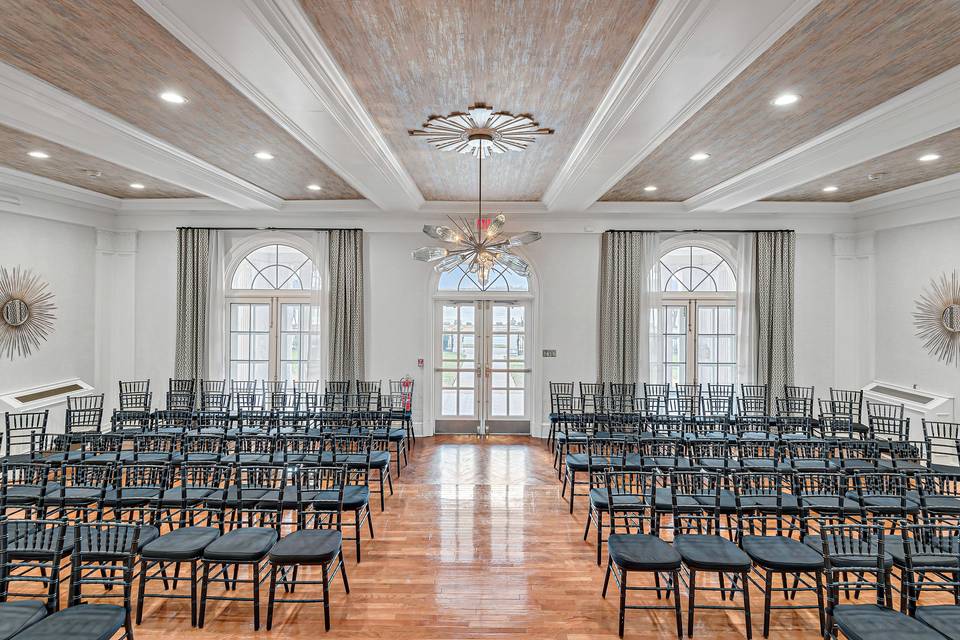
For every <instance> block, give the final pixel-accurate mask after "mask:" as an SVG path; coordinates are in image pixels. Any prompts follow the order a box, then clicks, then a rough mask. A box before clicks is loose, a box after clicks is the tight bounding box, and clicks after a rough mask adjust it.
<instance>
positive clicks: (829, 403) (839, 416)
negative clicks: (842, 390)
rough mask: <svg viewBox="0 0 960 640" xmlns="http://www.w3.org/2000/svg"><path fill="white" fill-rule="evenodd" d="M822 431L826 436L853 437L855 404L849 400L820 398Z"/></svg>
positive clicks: (820, 425)
mask: <svg viewBox="0 0 960 640" xmlns="http://www.w3.org/2000/svg"><path fill="white" fill-rule="evenodd" d="M819 405H820V418H819V427H820V432H821V434H822V435H823V437H825V438H852V437H853V435H854V430H853V425H854V420H853V415H854V404H853V403H852V402H850V401H849V400H820V402H819Z"/></svg>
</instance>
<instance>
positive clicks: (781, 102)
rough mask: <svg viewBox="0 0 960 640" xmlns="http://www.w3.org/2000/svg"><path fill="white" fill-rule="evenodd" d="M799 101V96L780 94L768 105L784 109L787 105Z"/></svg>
mask: <svg viewBox="0 0 960 640" xmlns="http://www.w3.org/2000/svg"><path fill="white" fill-rule="evenodd" d="M798 100H800V96H798V95H797V94H795V93H781V94H780V95H778V96H777V97H776V98H774V99H773V100H771V101H770V104H772V105H774V106H775V107H785V106H787V105H788V104H794V103H795V102H797V101H798Z"/></svg>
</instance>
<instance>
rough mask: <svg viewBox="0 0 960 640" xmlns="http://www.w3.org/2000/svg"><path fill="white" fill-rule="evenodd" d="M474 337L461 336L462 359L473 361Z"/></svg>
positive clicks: (470, 335)
mask: <svg viewBox="0 0 960 640" xmlns="http://www.w3.org/2000/svg"><path fill="white" fill-rule="evenodd" d="M473 347H474V336H473V334H466V335H461V336H460V359H461V360H473V353H474V350H473Z"/></svg>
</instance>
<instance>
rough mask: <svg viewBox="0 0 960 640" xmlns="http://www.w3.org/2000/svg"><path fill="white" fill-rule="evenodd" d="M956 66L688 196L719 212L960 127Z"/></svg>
mask: <svg viewBox="0 0 960 640" xmlns="http://www.w3.org/2000/svg"><path fill="white" fill-rule="evenodd" d="M957 105H960V67H954V68H952V69H949V70H947V71H945V72H943V73H942V74H940V75H938V76H936V77H934V78H931V79H930V80H927V81H926V82H924V83H923V84H920V85H917V86H915V87H913V88H911V89H908V90H907V91H905V92H903V93H901V94H900V95H898V96H895V97H893V98H891V99H890V100H887V101H886V102H884V103H882V104H880V105H877V106H876V107H874V108H873V109H870V110H868V111H865V112H864V113H862V114H860V115H858V116H856V117H854V118H851V119H850V120H847V121H846V122H844V123H842V124H840V125H837V126H836V127H834V128H832V129H830V130H828V131H825V132H824V133H822V134H820V135H818V136H816V137H814V138H812V139H810V140H808V141H806V142H804V143H803V144H800V145H797V146H796V147H794V148H792V149H790V150H789V151H787V152H785V153H781V154H780V155H778V156H775V157H773V158H770V159H769V160H767V161H765V162H761V163H760V164H758V165H756V166H754V167H752V168H751V169H748V170H747V171H744V172H743V173H741V174H739V175H737V176H734V177H733V178H730V179H729V180H726V181H724V182H721V183H720V184H718V185H716V186H713V187H711V188H709V189H707V190H706V191H703V192H701V193H698V194H697V195H695V196H693V197H692V198H690V199H688V200H686V201H685V202H684V205H685V206H686V208H687V210H688V211H714V212H723V211H729V210H731V209H735V208H737V207H739V206H742V205H744V204H746V203H748V202H754V201H756V200H761V199H763V198H766V197H768V196H771V195H773V194H776V193H780V192H782V191H786V190H788V189H791V188H793V187H796V186H798V185H801V184H805V183H807V182H810V181H811V180H816V179H817V178H821V177H823V176H826V175H829V174H831V173H834V172H836V171H840V170H842V169H846V168H847V167H850V166H853V165H856V164H859V163H861V162H865V161H867V160H870V159H871V158H876V157H877V156H881V155H883V154H885V153H889V152H891V151H896V150H897V149H902V148H903V147H906V146H909V145H911V144H914V143H916V142H920V141H922V140H926V139H927V138H931V137H933V136H936V135H939V134H941V133H944V132H946V131H950V130H951V129H955V128H957V127H960V108H958V107H957Z"/></svg>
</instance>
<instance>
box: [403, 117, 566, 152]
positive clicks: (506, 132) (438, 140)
mask: <svg viewBox="0 0 960 640" xmlns="http://www.w3.org/2000/svg"><path fill="white" fill-rule="evenodd" d="M552 133H553V129H546V128H543V127H541V126H540V123H539V122H535V121H534V120H533V118H532V117H531V116H530V115H529V114H526V113H522V114H520V115H513V114H512V113H510V112H508V111H494V110H493V107H491V106H489V105H486V104H483V103H477V104H475V105H473V106H472V107H470V108H469V109H467V112H466V113H464V112H462V111H454V112H453V113H451V114H449V115H446V116H430V117H429V118H428V119H427V121H426V122H425V123H423V128H422V129H413V130H411V131H410V135H411V136H414V137H425V138H426V139H427V142H429V143H430V144H432V145H433V146H435V147H436V148H437V149H440V150H441V151H457V152H459V153H471V154H473V156H474V157H476V158H487V157H489V156H490V154H491V153H504V152H506V151H523V150H524V149H526V148H527V147H528V146H529V145H530V144H531V143H532V142H533V141H534V140H535V139H536V137H537V136H547V135H551V134H552Z"/></svg>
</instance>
